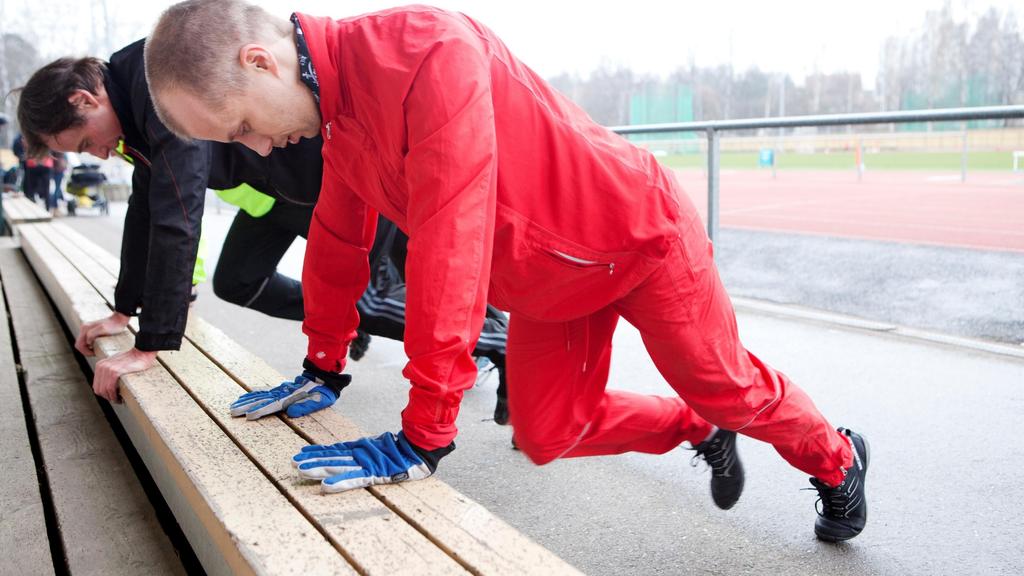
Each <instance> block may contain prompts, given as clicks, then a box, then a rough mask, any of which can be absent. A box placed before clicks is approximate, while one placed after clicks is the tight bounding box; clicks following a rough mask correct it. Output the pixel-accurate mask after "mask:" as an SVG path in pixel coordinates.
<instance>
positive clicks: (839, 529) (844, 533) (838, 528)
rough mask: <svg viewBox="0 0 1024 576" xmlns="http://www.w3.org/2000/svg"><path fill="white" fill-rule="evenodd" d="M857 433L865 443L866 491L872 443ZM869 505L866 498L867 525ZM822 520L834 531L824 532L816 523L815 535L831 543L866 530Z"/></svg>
mask: <svg viewBox="0 0 1024 576" xmlns="http://www.w3.org/2000/svg"><path fill="white" fill-rule="evenodd" d="M857 435H858V436H860V441H861V442H863V443H864V482H863V484H864V489H865V491H867V485H868V482H867V478H868V465H869V463H870V462H871V444H870V443H868V439H867V438H865V437H864V436H861V435H860V434H857ZM852 444H853V443H852V442H851V445H852ZM867 506H868V504H867V501H866V499H865V502H864V525H865V526H867V520H868V515H867ZM821 520H823V521H824V524H825V527H826V528H825V529H826V530H827V529H830V528H833V529H834V531H833V532H832V533H831V534H822V533H821V532H819V531H818V524H817V523H815V525H814V535H815V536H817V537H818V540H821V541H822V542H828V543H830V544H835V543H838V542H845V541H847V540H850V539H852V538H855V537H856V536H857V535H858V534H860V533H861V532H863V531H864V528H861V529H860V530H857V531H856V532H853V531H851V530H849V529H848V528H847V527H845V526H843V525H842V524H837V523H834V522H832V521H831V520H828V519H824V518H822V519H821Z"/></svg>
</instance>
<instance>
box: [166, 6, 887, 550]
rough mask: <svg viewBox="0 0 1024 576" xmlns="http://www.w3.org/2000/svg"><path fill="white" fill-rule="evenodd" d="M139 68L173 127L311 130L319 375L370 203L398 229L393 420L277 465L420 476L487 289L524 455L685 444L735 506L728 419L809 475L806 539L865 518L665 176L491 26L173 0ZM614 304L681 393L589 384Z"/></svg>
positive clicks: (421, 16) (311, 261)
mask: <svg viewBox="0 0 1024 576" xmlns="http://www.w3.org/2000/svg"><path fill="white" fill-rule="evenodd" d="M211 23H217V24H216V25H213V24H211ZM223 26H229V27H234V28H236V29H231V30H224V29H223ZM182 61H187V62H190V63H193V65H191V66H180V62H182ZM146 68H147V72H148V79H149V83H150V89H151V92H152V93H153V95H154V99H155V100H156V103H157V109H158V111H159V112H160V114H161V116H162V117H163V118H164V120H165V121H166V122H167V124H168V126H169V127H171V129H172V130H174V131H176V132H177V133H178V134H181V135H184V136H187V137H194V138H201V139H212V140H222V141H237V142H241V143H243V144H245V145H247V146H249V147H250V148H252V149H254V150H256V151H257V152H260V153H263V154H268V153H269V152H270V150H271V149H272V147H273V146H286V145H288V144H289V143H294V142H297V141H298V140H299V139H300V138H303V137H307V138H308V137H312V136H315V135H317V134H321V135H322V136H323V138H324V147H323V156H324V179H323V186H322V191H321V195H320V201H319V204H318V205H317V207H316V211H315V213H314V218H313V222H312V225H311V227H310V232H309V242H308V245H307V249H306V260H305V266H304V270H303V279H302V280H303V286H304V290H305V291H306V292H305V296H306V299H305V306H306V318H305V322H304V324H303V330H304V332H305V333H306V334H307V335H308V337H309V348H308V355H307V359H308V360H309V361H311V362H312V363H314V364H315V365H316V366H318V367H319V368H321V369H324V370H332V371H340V370H341V369H342V368H344V365H345V351H346V348H347V346H348V344H349V342H350V341H351V339H352V338H353V336H354V335H355V328H356V326H357V324H358V315H357V312H356V308H355V302H356V300H357V299H358V298H359V296H360V295H361V294H362V292H363V291H364V290H365V287H366V282H367V278H368V273H369V271H368V266H367V258H366V256H367V251H368V249H369V247H370V245H371V243H372V241H373V238H374V227H375V222H376V219H377V213H378V212H379V213H381V214H383V215H384V216H385V217H386V218H388V219H390V220H392V221H393V222H395V223H396V224H398V226H399V227H400V228H401V229H402V230H404V231H405V232H406V233H407V234H408V235H409V237H410V242H409V257H408V260H407V269H406V277H407V282H408V288H407V290H408V291H407V298H408V300H407V308H406V313H407V325H406V326H407V327H406V334H405V336H406V339H405V342H406V344H405V349H406V352H407V354H408V356H409V362H408V364H407V365H406V367H405V370H404V371H403V374H404V375H405V377H406V378H408V379H409V380H410V382H411V383H412V388H411V391H410V393H409V402H408V405H407V406H406V408H405V410H404V411H403V412H402V431H401V432H400V433H398V434H384V435H381V436H379V437H376V438H364V439H361V440H358V441H354V442H346V443H341V444H337V445H332V446H310V447H307V448H305V449H304V450H303V452H301V453H300V454H298V455H296V457H295V459H294V463H295V464H296V466H297V467H298V468H299V473H300V475H301V476H302V477H304V478H311V479H322V480H323V485H324V489H325V490H326V491H340V490H346V489H350V488H354V487H361V486H366V485H368V484H374V483H386V482H395V481H402V480H415V479H419V478H423V477H426V476H429V475H430V474H431V473H433V471H434V470H435V469H436V466H437V463H438V461H439V460H440V458H441V457H443V456H444V455H446V454H447V453H449V452H450V451H451V450H452V449H453V448H454V443H453V439H454V438H455V435H456V427H455V419H456V415H457V414H458V409H459V403H460V401H461V400H462V395H463V392H464V391H465V390H466V389H467V388H469V387H471V386H472V385H473V382H474V377H475V374H476V366H475V364H474V362H473V358H472V356H471V351H472V349H473V345H474V343H475V341H476V339H477V335H478V334H479V332H480V328H481V321H482V319H483V317H484V308H485V306H486V304H487V302H488V301H489V302H491V303H492V304H494V305H495V306H497V307H499V308H501V309H504V310H508V311H510V312H511V321H510V326H509V334H508V347H507V370H508V374H507V376H508V382H509V403H510V409H511V414H512V425H513V426H514V428H515V438H516V441H517V443H518V446H519V447H520V448H521V449H522V450H523V452H524V453H526V455H527V456H529V457H530V458H531V459H532V460H533V461H534V462H536V463H537V464H544V463H547V462H550V461H552V460H554V459H556V458H565V457H575V456H593V455H600V454H618V453H622V452H627V451H638V452H648V453H654V454H660V453H664V452H667V451H669V450H671V449H672V448H674V447H676V446H678V445H679V444H680V443H682V442H684V441H689V442H690V443H691V445H693V446H696V447H697V450H698V454H699V455H701V456H703V457H704V458H705V459H706V460H707V461H708V463H709V464H711V467H712V470H713V478H712V493H713V496H714V497H715V500H716V503H718V504H719V506H721V507H723V508H728V507H729V506H731V505H732V504H733V503H734V502H735V501H736V499H737V498H738V497H739V493H740V491H741V490H742V478H743V475H742V467H741V466H740V465H739V461H738V458H737V453H736V449H735V432H736V431H739V432H742V433H743V434H744V435H747V436H751V437H753V438H757V439H759V440H763V441H765V442H769V443H771V444H772V445H773V446H774V447H775V448H776V450H777V451H778V452H779V453H780V454H781V455H782V456H783V458H785V459H786V460H787V461H788V462H790V463H791V464H792V465H793V466H795V467H797V468H799V469H800V470H803V471H805V472H807V473H809V474H811V476H812V479H811V482H812V483H813V484H814V485H815V486H816V487H817V488H818V490H819V493H820V494H821V500H822V508H823V510H822V512H821V513H819V517H818V519H817V522H816V524H815V531H816V533H817V534H818V536H819V537H820V538H822V539H825V540H831V541H836V540H845V539H848V538H852V537H853V536H856V535H857V534H858V533H859V532H860V531H861V530H862V529H863V526H864V523H865V520H866V504H865V502H864V483H863V481H864V476H865V473H866V467H867V463H868V462H867V457H868V453H867V444H866V443H865V442H864V440H863V438H862V437H861V436H860V435H859V434H856V433H853V432H851V431H849V430H845V429H839V430H838V431H837V430H836V429H834V428H832V426H831V425H829V423H828V422H827V421H826V420H825V418H824V417H823V416H822V415H821V414H820V413H819V412H818V410H817V409H816V408H815V407H814V404H813V403H812V402H811V400H810V398H808V397H807V395H806V394H805V393H804V392H803V391H802V390H800V389H799V388H798V387H797V386H796V385H794V384H793V383H792V382H790V381H789V379H788V378H787V377H786V376H785V375H783V374H782V373H780V372H778V371H776V370H774V369H773V368H771V367H770V366H768V365H766V364H765V363H764V362H762V361H761V360H759V359H758V358H757V357H756V356H754V355H753V354H751V353H750V352H748V351H747V350H746V349H745V348H744V347H743V345H742V344H741V343H740V341H739V338H738V336H737V330H736V322H735V316H734V312H733V309H732V306H731V304H730V301H729V297H728V295H727V294H726V292H725V290H724V288H723V286H722V283H721V281H720V279H719V276H718V273H717V271H716V268H715V265H714V262H713V260H712V254H711V244H710V242H709V241H708V237H707V235H706V233H705V231H704V228H703V226H702V224H701V222H700V220H699V218H698V215H697V211H696V210H695V209H694V206H693V205H692V204H691V203H690V201H689V200H688V199H687V197H686V195H685V194H683V193H682V192H681V191H680V190H679V187H678V184H677V183H676V181H675V179H674V178H673V176H672V175H671V174H670V173H669V172H667V171H666V170H665V169H663V168H662V167H661V166H659V165H658V163H657V162H656V161H655V159H654V158H653V157H652V155H651V154H649V153H648V152H647V151H645V150H643V149H641V148H638V147H636V146H633V145H632V144H630V143H629V142H628V141H626V140H625V139H623V138H621V137H619V136H617V135H615V134H613V133H612V132H610V131H608V130H606V129H604V128H602V127H600V126H598V125H597V124H595V123H594V122H593V121H591V120H590V118H588V117H587V115H586V114H585V113H584V112H583V111H582V110H580V109H579V108H578V107H577V106H575V105H574V104H572V103H571V102H570V101H569V100H568V99H566V98H565V97H564V96H562V95H561V94H559V93H557V92H556V91H555V90H553V89H552V88H551V87H550V86H549V85H548V84H547V83H546V82H544V81H543V80H542V79H541V78H540V77H538V76H537V75H536V74H535V73H534V72H533V71H531V70H530V69H529V68H527V67H526V66H525V65H524V64H523V63H521V62H520V61H519V60H517V59H516V58H515V57H514V56H513V55H512V54H511V53H509V51H508V49H507V48H506V47H505V45H504V44H503V43H502V42H501V41H500V40H499V39H498V38H497V37H496V36H495V35H494V34H493V33H492V32H491V31H490V30H489V29H487V28H485V27H484V26H482V25H481V24H479V23H477V22H475V21H473V20H471V19H470V18H468V17H466V16H464V15H461V14H455V13H450V12H445V11H442V10H438V9H435V8H431V7H425V6H414V7H407V8H401V9H394V10H388V11H384V12H379V13H374V14H368V15H365V16H360V17H355V18H349V19H343V20H331V19H326V18H315V17H311V16H305V15H301V14H296V15H294V16H293V17H292V19H291V22H290V23H289V22H285V21H283V20H279V19H276V18H273V17H271V16H269V15H268V14H266V13H265V12H263V11H262V10H260V9H258V8H254V7H252V6H248V5H246V4H244V3H243V2H241V1H240V0H229V1H221V0H190V1H188V2H183V3H181V4H178V5H176V6H174V7H172V8H170V9H169V10H168V11H167V12H166V13H165V14H164V15H163V16H162V17H161V20H160V22H159V23H158V24H157V26H156V28H155V30H154V32H153V34H152V35H151V36H150V40H149V43H148V44H147V47H146ZM211 78H217V79H219V81H220V82H221V83H222V84H223V86H215V87H212V88H211V87H210V86H209V82H210V79H211ZM620 317H622V318H624V319H625V320H626V321H627V322H629V323H630V324H632V325H633V326H635V327H636V328H637V329H638V330H639V331H640V333H641V335H642V336H643V339H644V343H645V345H646V346H647V350H648V352H649V353H650V355H651V358H652V359H653V360H654V362H655V364H656V365H657V367H658V369H659V370H660V371H661V373H662V375H663V376H664V377H665V379H666V380H667V381H668V383H669V384H670V385H671V386H672V388H673V389H674V390H675V391H676V392H677V393H678V397H672V398H664V397H656V396H647V395H639V394H634V393H630V392H622V391H615V390H606V382H607V378H608V369H609V361H610V358H611V342H612V334H613V332H614V330H615V326H616V324H617V322H618V320H619V318H620Z"/></svg>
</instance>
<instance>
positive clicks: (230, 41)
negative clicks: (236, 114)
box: [145, 0, 292, 135]
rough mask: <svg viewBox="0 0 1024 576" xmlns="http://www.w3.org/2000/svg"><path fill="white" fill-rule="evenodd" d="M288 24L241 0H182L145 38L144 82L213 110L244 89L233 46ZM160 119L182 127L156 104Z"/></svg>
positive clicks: (262, 38) (280, 31)
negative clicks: (192, 97)
mask: <svg viewBox="0 0 1024 576" xmlns="http://www.w3.org/2000/svg"><path fill="white" fill-rule="evenodd" d="M291 31H292V30H291V24H290V23H289V22H288V21H287V20H284V19H281V18H278V17H276V16H272V15H271V14H270V13H268V12H267V11H266V10H264V9H263V8H260V7H259V6H254V5H252V4H249V3H248V2H245V1H243V0H186V1H185V2H179V3H178V4H175V5H173V6H171V7H170V8H168V9H167V10H166V11H164V13H163V14H162V15H161V16H160V19H159V20H158V21H157V23H156V27H154V28H153V32H152V33H151V34H150V35H149V38H148V39H147V40H146V50H145V59H146V81H147V82H148V83H149V91H150V93H151V94H153V95H154V103H157V99H156V98H155V96H156V95H157V94H159V93H162V92H163V91H165V90H167V89H169V88H177V89H179V90H183V91H185V92H186V93H189V94H193V95H195V96H196V97H198V98H199V99H200V100H202V101H203V102H205V103H207V104H209V105H210V106H211V107H213V108H214V109H215V110H218V111H219V110H222V109H223V108H224V105H225V99H226V97H227V95H230V94H233V93H237V92H238V91H240V90H241V89H243V88H245V76H244V75H243V74H242V67H241V66H239V64H238V51H239V49H240V48H241V47H242V46H244V45H246V44H249V43H261V42H267V41H271V40H275V39H277V38H280V37H281V36H284V35H286V34H290V33H291ZM157 114H158V115H159V116H160V119H161V120H162V121H163V122H164V124H166V125H167V127H168V128H170V129H171V131H172V132H174V133H176V134H178V135H184V134H183V132H182V130H180V129H179V127H178V126H177V125H176V124H175V123H174V120H173V119H172V118H168V117H167V115H166V114H164V113H163V112H162V111H161V110H160V106H159V105H157Z"/></svg>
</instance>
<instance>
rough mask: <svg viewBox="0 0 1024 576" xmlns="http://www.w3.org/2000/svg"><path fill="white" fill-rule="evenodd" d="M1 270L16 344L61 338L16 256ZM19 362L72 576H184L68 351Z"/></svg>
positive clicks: (1, 262) (1, 260) (3, 258)
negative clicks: (39, 338) (55, 335)
mask: <svg viewBox="0 0 1024 576" xmlns="http://www.w3.org/2000/svg"><path fill="white" fill-rule="evenodd" d="M0 268H2V269H3V271H4V272H3V275H4V278H5V279H6V280H7V282H8V284H9V285H10V286H11V293H10V298H9V299H10V301H11V302H12V306H11V307H12V311H11V312H12V323H13V325H14V333H15V337H16V338H17V339H18V342H21V341H22V340H23V339H24V340H34V338H33V336H34V335H36V334H40V333H42V334H52V333H58V334H60V333H61V327H60V323H59V322H58V321H57V318H56V317H55V316H54V315H53V310H52V308H51V307H50V303H49V301H47V299H46V295H45V294H44V293H43V291H42V289H41V287H40V286H39V284H38V282H36V280H35V278H34V277H32V272H31V271H30V270H29V267H28V263H27V262H25V260H24V259H23V258H22V256H21V253H20V252H16V251H14V250H3V251H0ZM21 360H22V366H23V367H24V369H25V378H26V390H27V392H28V395H29V401H30V404H31V407H32V412H33V416H34V418H35V422H36V429H37V430H38V436H39V445H40V452H41V455H42V459H43V463H44V465H45V466H46V471H47V476H48V478H49V482H50V492H51V494H52V497H53V505H54V511H55V513H56V516H57V521H58V525H59V526H60V533H61V539H62V540H63V542H64V551H65V557H66V559H67V563H68V568H69V570H70V571H71V573H73V574H112V573H115V572H119V573H122V572H125V571H129V570H130V571H131V572H133V573H137V574H184V573H185V570H184V567H183V566H182V565H181V562H180V561H179V560H178V558H177V555H176V554H175V552H174V547H173V546H172V545H171V542H170V540H168V539H167V535H166V534H165V533H164V532H163V529H162V528H161V527H160V523H159V522H158V521H157V519H156V513H155V511H154V510H153V507H152V505H150V503H149V500H148V499H147V497H146V494H145V493H144V492H143V490H142V487H141V486H140V485H139V483H138V480H137V478H136V477H135V473H134V471H133V470H132V467H131V464H130V463H129V462H128V459H127V457H126V456H125V454H124V452H123V451H122V449H121V446H120V445H119V443H118V440H117V438H116V437H115V436H114V432H113V431H112V430H111V429H110V426H108V425H107V422H106V418H105V417H104V415H103V412H102V410H100V407H99V405H98V404H97V403H96V400H95V397H94V396H93V394H92V389H91V388H90V386H89V383H88V382H87V381H86V380H85V376H84V375H83V374H82V370H81V368H80V367H79V366H78V363H77V362H76V360H75V357H74V354H73V352H72V350H71V346H70V344H68V343H67V341H66V340H65V341H64V342H63V349H62V350H58V349H51V350H49V353H48V354H46V355H36V356H32V357H29V358H25V357H23V358H22V359H21ZM97 534H102V535H103V537H97Z"/></svg>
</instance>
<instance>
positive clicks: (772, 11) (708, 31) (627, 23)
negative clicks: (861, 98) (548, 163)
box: [0, 0, 1024, 86]
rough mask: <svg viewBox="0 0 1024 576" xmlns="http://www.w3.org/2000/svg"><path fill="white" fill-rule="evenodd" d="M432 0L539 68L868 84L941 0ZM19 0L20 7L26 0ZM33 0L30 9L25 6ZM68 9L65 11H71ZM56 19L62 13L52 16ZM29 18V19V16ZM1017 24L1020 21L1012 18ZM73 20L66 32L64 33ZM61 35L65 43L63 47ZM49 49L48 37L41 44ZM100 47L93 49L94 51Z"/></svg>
mask: <svg viewBox="0 0 1024 576" xmlns="http://www.w3.org/2000/svg"><path fill="white" fill-rule="evenodd" d="M51 2H53V3H56V2H54V1H53V0H49V1H45V0H44V1H43V2H37V1H35V0H32V1H31V2H29V1H28V0H0V8H2V10H3V12H4V14H3V20H4V22H5V23H6V22H18V21H23V20H24V16H28V15H31V13H32V12H33V10H35V11H39V10H45V8H40V6H43V7H45V6H46V5H50V6H52V5H53V4H51ZM172 3H173V2H170V1H165V0H157V1H144V2H142V1H139V0H129V1H125V0H107V5H108V7H109V12H110V14H111V17H112V18H114V19H118V20H119V23H120V25H118V26H116V27H115V28H114V30H113V33H112V34H111V40H112V41H114V40H116V42H115V45H114V46H113V47H114V48H116V47H118V45H120V44H125V43H127V42H128V41H130V40H131V39H132V38H133V37H135V36H142V35H145V34H146V33H147V32H148V29H149V28H150V27H151V26H152V24H153V23H154V21H155V19H156V17H157V16H158V14H159V11H160V10H161V9H162V8H163V7H166V6H168V5H170V4H172ZM258 3H259V4H261V5H263V6H265V7H266V8H268V9H269V10H270V11H271V12H274V13H276V14H280V15H282V16H287V15H288V14H289V13H290V12H292V11H301V12H307V13H310V14H317V15H329V16H334V17H343V16H350V15H355V14H360V13H364V12H369V11H373V10H378V9H382V8H387V7H392V6H398V5H402V4H404V2H387V1H380V0H293V1H281V0H258ZM431 3H432V4H434V5H437V6H441V7H444V8H450V9H454V10H459V11H461V12H465V13H466V14H468V15H469V16H472V17H474V18H476V19H477V20H479V21H481V22H483V23H484V24H486V25H488V26H489V27H491V28H492V29H494V30H495V31H496V32H497V33H498V35H499V36H501V37H502V38H503V39H504V40H505V42H506V43H507V44H508V45H509V47H510V48H511V49H512V51H513V52H514V53H516V54H517V55H518V56H519V57H520V58H521V59H522V60H523V61H525V62H526V63H527V64H528V65H530V66H531V67H532V68H534V69H535V70H537V71H538V72H540V73H541V74H542V75H544V76H548V77H550V76H553V75H556V74H559V73H561V72H570V73H577V74H586V73H588V72H590V71H591V70H593V69H594V68H596V67H598V66H599V65H601V64H602V63H607V64H612V65H624V66H629V67H632V68H633V69H634V70H635V71H638V72H644V73H654V74H667V73H669V72H671V71H672V70H673V69H675V68H677V67H679V66H685V65H688V63H689V62H690V61H693V62H695V63H696V64H697V65H698V66H711V65H717V64H728V63H730V62H731V63H732V64H733V66H734V68H735V69H736V70H745V69H747V68H750V67H753V66H757V67H759V68H760V69H761V70H764V71H771V72H778V71H784V72H786V73H789V74H790V75H791V76H793V78H794V79H795V80H797V81H798V82H800V81H802V79H803V77H804V76H805V75H807V74H809V73H811V72H814V71H816V70H818V71H822V72H836V71H857V72H860V73H861V74H862V78H863V80H864V82H865V84H866V85H867V86H873V85H874V79H875V74H876V70H877V66H878V56H879V49H880V47H881V45H882V42H883V41H884V40H885V38H887V37H889V36H893V35H905V34H907V33H909V32H911V31H913V30H915V29H917V28H918V27H920V25H921V22H922V21H923V19H924V14H925V12H926V11H928V10H936V9H939V8H941V7H942V5H943V3H944V2H943V0H930V1H929V0H854V1H850V0H844V1H837V0H817V1H812V0H775V1H771V0H732V1H728V0H726V1H722V2H708V1H706V0H705V1H702V2H694V1H689V0H675V1H672V0H629V1H628V2H626V1H622V0H612V1H611V2H607V3H600V2H595V1H593V0H589V1H585V0H519V1H509V0H505V1H491V0H475V1H471V0H435V1H434V2H431ZM96 4H98V2H96V1H92V2H90V0H78V1H77V2H74V3H73V4H72V5H71V6H70V7H68V9H67V10H63V11H61V12H62V13H63V14H62V15H56V16H55V15H53V11H52V10H46V12H49V14H47V15H46V18H45V20H46V21H48V24H49V25H50V26H52V27H53V28H54V30H63V33H62V34H63V35H62V36H60V37H54V39H53V41H52V44H54V45H57V44H58V43H60V44H66V45H65V46H61V47H59V48H58V49H57V51H56V52H60V51H64V52H67V51H68V50H69V49H70V50H72V51H74V52H79V53H82V52H85V51H87V50H88V49H89V38H90V37H91V36H90V25H89V24H88V22H89V21H90V16H89V14H88V13H87V12H88V10H89V6H90V5H93V6H95V5H96ZM26 6H27V8H26ZM33 6H34V7H35V8H33ZM989 6H996V7H997V8H999V9H1001V10H1004V11H1005V10H1006V9H1008V8H1011V7H1013V6H1018V14H1017V17H1018V21H1020V20H1021V18H1024V3H1022V2H1021V0H952V7H953V9H954V13H955V14H956V15H957V17H964V16H968V17H971V18H972V19H974V18H976V16H977V15H978V14H979V13H981V12H983V11H984V10H985V9H986V8H987V7H989ZM76 10H77V11H78V13H77V14H76V13H74V12H75V11H76ZM61 18H64V19H67V20H69V21H74V22H61V21H60V20H61ZM30 21H32V22H38V20H37V19H36V18H33V19H32V20H30ZM1021 24H1024V22H1021ZM72 31H74V32H72ZM71 45H73V46H71ZM40 48H41V51H42V52H43V53H44V54H46V55H47V56H49V57H55V56H57V55H62V54H58V53H55V51H54V49H53V48H54V46H41V47H40ZM100 56H103V55H100Z"/></svg>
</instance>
